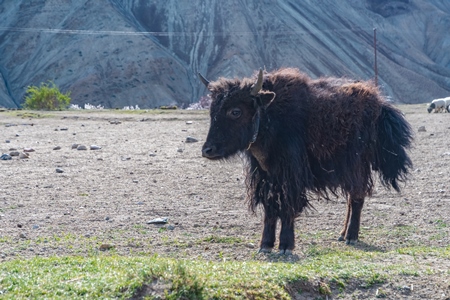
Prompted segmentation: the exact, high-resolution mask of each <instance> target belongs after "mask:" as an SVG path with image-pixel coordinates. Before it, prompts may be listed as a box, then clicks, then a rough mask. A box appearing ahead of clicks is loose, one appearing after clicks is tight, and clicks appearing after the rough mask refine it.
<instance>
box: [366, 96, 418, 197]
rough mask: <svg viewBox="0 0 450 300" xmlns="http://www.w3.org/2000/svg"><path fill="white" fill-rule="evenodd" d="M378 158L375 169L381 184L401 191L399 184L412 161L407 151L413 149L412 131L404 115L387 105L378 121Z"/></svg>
mask: <svg viewBox="0 0 450 300" xmlns="http://www.w3.org/2000/svg"><path fill="white" fill-rule="evenodd" d="M377 127H378V137H377V143H376V155H375V156H376V158H375V162H374V165H373V169H375V170H378V171H379V173H380V180H381V183H382V184H383V185H384V186H386V187H388V188H389V187H390V186H392V187H393V188H394V189H395V190H396V191H397V192H399V191H400V188H399V186H398V182H399V181H400V182H404V181H405V180H406V176H407V174H408V171H409V169H410V168H412V161H411V159H410V158H409V156H408V153H407V152H406V150H407V149H408V148H410V147H411V142H412V139H413V136H412V129H411V126H410V125H409V123H408V122H407V121H406V119H405V118H404V116H403V114H402V113H401V112H400V111H399V110H398V109H396V108H395V107H393V106H391V105H389V104H386V105H383V107H382V109H381V115H380V117H379V119H378V124H377Z"/></svg>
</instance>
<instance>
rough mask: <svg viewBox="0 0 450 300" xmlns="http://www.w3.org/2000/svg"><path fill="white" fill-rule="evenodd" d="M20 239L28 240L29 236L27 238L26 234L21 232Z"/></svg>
mask: <svg viewBox="0 0 450 300" xmlns="http://www.w3.org/2000/svg"><path fill="white" fill-rule="evenodd" d="M19 237H20V238H21V239H26V238H27V236H26V235H25V233H23V232H21V233H20V234H19Z"/></svg>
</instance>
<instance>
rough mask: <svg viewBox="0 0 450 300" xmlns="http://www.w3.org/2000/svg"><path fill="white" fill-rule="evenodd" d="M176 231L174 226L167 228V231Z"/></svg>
mask: <svg viewBox="0 0 450 300" xmlns="http://www.w3.org/2000/svg"><path fill="white" fill-rule="evenodd" d="M174 229H175V226H173V225H169V226H167V230H174Z"/></svg>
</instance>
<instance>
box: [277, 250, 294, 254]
mask: <svg viewBox="0 0 450 300" xmlns="http://www.w3.org/2000/svg"><path fill="white" fill-rule="evenodd" d="M278 255H292V250H287V249H286V250H280V252H278Z"/></svg>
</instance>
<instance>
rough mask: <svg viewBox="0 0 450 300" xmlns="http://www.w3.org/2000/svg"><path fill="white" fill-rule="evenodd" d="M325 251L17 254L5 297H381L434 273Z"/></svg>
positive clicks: (3, 284) (438, 252) (2, 270)
mask: <svg viewBox="0 0 450 300" xmlns="http://www.w3.org/2000/svg"><path fill="white" fill-rule="evenodd" d="M449 250H450V249H449V248H425V247H422V248H410V249H404V251H402V252H403V253H409V254H405V255H411V253H420V255H424V256H430V257H431V256H433V257H435V258H441V259H448V258H449ZM319 252H320V253H324V254H323V255H319V256H315V257H307V258H304V259H303V260H302V261H299V262H297V263H295V264H292V263H287V262H283V261H280V262H274V263H267V262H258V261H246V262H237V261H226V262H211V261H203V260H178V259H171V258H163V257H159V256H157V255H154V256H151V257H124V256H118V255H116V254H109V255H108V254H98V255H92V256H88V257H77V256H65V257H50V258H40V257H35V258H32V259H28V260H23V259H17V260H13V261H7V262H4V263H2V264H1V265H0V291H1V293H2V298H3V299H22V298H41V297H45V298H48V299H52V298H70V299H81V298H97V297H103V298H119V299H128V298H130V297H132V296H133V295H136V294H140V295H141V296H142V293H143V292H142V291H143V289H144V287H145V286H147V287H148V290H150V291H152V292H155V294H154V296H156V295H158V296H163V297H165V299H248V298H251V299H290V297H291V296H292V294H291V295H290V294H289V293H288V292H289V291H290V292H291V293H292V292H293V291H292V290H293V288H292V287H295V286H296V285H297V284H298V283H302V285H304V286H309V287H310V289H311V290H314V291H315V293H316V294H317V295H331V294H332V290H333V289H334V290H337V291H344V290H345V289H346V288H347V286H349V285H358V286H361V287H364V288H366V289H367V288H372V287H373V288H375V289H376V290H378V294H377V296H379V297H382V295H383V293H381V291H383V289H382V288H381V287H378V285H380V284H383V283H385V282H388V281H389V280H390V279H391V277H393V276H398V275H405V274H413V273H412V271H413V270H414V274H419V275H420V274H424V273H425V272H430V270H427V269H426V267H425V266H422V265H421V264H418V263H416V262H415V261H414V260H411V261H410V262H399V263H391V264H389V265H388V266H386V265H385V264H384V263H383V261H385V260H386V259H392V258H393V257H395V256H396V255H397V253H396V252H395V251H393V252H387V253H370V252H366V251H362V250H356V249H348V248H343V249H321V251H319ZM362 261H364V263H363V264H362V263H361V262H362ZM405 272H406V273H405ZM431 272H435V271H432V270H431ZM317 280H318V281H317ZM156 286H158V287H156ZM295 292H299V291H298V290H296V291H295ZM300 292H301V291H300ZM149 295H150V293H147V294H145V293H144V294H143V296H149Z"/></svg>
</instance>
